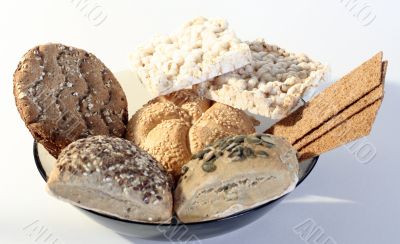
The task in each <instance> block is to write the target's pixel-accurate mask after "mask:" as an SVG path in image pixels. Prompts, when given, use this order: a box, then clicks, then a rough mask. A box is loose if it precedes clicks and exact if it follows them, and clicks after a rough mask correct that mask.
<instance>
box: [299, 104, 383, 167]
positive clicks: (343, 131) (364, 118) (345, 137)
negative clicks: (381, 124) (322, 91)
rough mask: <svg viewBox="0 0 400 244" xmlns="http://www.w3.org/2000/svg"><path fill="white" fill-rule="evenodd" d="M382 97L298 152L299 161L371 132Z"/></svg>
mask: <svg viewBox="0 0 400 244" xmlns="http://www.w3.org/2000/svg"><path fill="white" fill-rule="evenodd" d="M381 103H382V98H381V99H378V100H377V101H375V102H374V103H373V104H371V105H370V106H368V107H366V108H365V109H364V110H362V111H360V112H359V113H357V114H355V115H353V116H352V117H351V118H349V119H348V120H346V121H344V122H343V123H341V124H339V125H338V126H337V127H335V128H333V129H331V130H330V131H328V132H327V133H325V134H324V135H323V136H322V137H320V138H318V139H316V140H314V141H313V142H311V143H310V144H308V145H307V146H306V147H304V148H302V149H300V151H299V152H298V156H297V157H298V158H299V161H302V160H305V159H308V158H311V157H315V156H317V155H320V154H321V153H324V152H327V151H330V150H332V149H334V148H337V147H339V146H341V145H344V144H346V143H348V142H351V141H353V140H356V139H358V138H361V137H363V136H366V135H368V134H369V133H370V131H371V128H372V124H373V123H374V120H375V117H376V114H377V112H378V109H379V107H380V105H381Z"/></svg>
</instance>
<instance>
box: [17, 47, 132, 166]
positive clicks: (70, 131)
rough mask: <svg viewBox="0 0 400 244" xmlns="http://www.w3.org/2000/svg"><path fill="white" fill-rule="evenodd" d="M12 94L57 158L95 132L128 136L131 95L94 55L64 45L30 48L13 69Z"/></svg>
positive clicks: (40, 139) (34, 132) (35, 134)
mask: <svg viewBox="0 0 400 244" xmlns="http://www.w3.org/2000/svg"><path fill="white" fill-rule="evenodd" d="M14 96H15V102H16V105H17V108H18V111H19V113H20V115H21V118H22V119H23V120H24V122H25V124H26V126H27V127H28V129H29V131H30V132H31V134H32V136H33V137H34V138H35V140H37V141H38V142H40V143H41V144H42V145H43V146H44V147H45V148H46V149H47V150H48V151H49V152H50V153H51V154H52V155H53V156H54V157H56V158H57V156H58V154H59V153H60V151H61V149H63V148H64V147H65V146H67V145H68V144H69V143H71V142H73V141H75V140H77V139H79V138H84V137H88V136H91V135H110V136H117V137H124V136H125V126H126V123H127V122H128V112H127V100H126V98H125V94H124V91H123V90H122V88H121V86H120V84H119V83H118V81H117V80H116V78H115V77H114V75H113V74H112V73H111V71H110V70H109V69H108V68H107V67H106V66H105V65H104V64H103V63H102V62H101V61H100V60H99V59H98V58H96V57H95V56H94V55H93V54H90V53H88V52H86V51H84V50H82V49H78V48H73V47H68V46H64V45H62V44H46V45H40V46H37V47H34V48H33V49H31V50H29V51H28V52H27V53H26V54H25V55H24V56H23V58H22V60H21V61H20V63H19V64H18V67H17V70H16V71H15V73H14Z"/></svg>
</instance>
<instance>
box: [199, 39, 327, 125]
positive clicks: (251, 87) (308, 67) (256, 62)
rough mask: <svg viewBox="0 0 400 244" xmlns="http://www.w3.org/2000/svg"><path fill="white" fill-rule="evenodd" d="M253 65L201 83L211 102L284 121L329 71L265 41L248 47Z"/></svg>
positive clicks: (201, 90) (202, 90)
mask: <svg viewBox="0 0 400 244" xmlns="http://www.w3.org/2000/svg"><path fill="white" fill-rule="evenodd" d="M248 44H249V46H250V50H251V53H252V61H251V63H250V64H248V65H246V66H244V67H242V68H240V69H237V70H235V71H232V72H229V73H227V74H224V75H221V76H218V77H216V78H214V79H212V80H209V81H206V82H203V83H200V84H198V85H196V86H195V90H196V91H197V92H198V93H199V94H200V95H203V96H206V97H207V98H209V99H211V100H214V101H217V102H220V103H224V104H227V105H229V106H232V107H235V108H239V109H242V110H248V111H250V112H252V113H255V114H259V115H262V116H266V117H269V118H272V119H282V118H283V117H285V116H286V115H288V114H289V113H290V112H291V111H292V110H293V109H294V108H295V106H296V105H297V104H298V102H299V100H300V99H301V98H302V96H305V94H306V93H307V92H308V93H309V92H310V91H311V88H313V87H316V86H317V85H318V84H319V82H320V81H321V80H323V79H324V76H325V75H326V73H327V68H326V67H325V66H324V65H322V64H321V63H319V62H316V61H313V60H311V59H310V58H309V57H307V56H306V55H304V54H296V53H289V52H287V51H286V50H284V49H282V48H280V47H277V46H275V45H270V44H268V43H266V42H265V41H264V40H256V41H253V42H249V43H248Z"/></svg>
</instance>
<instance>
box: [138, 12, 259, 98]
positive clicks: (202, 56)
mask: <svg viewBox="0 0 400 244" xmlns="http://www.w3.org/2000/svg"><path fill="white" fill-rule="evenodd" d="M250 59H251V55H250V49H249V46H248V45H247V44H246V43H244V42H241V41H240V40H239V39H238V38H237V37H236V35H235V33H234V32H233V31H232V30H230V29H228V23H227V22H226V21H225V20H222V19H206V18H203V17H199V18H195V19H193V20H191V21H189V22H187V23H186V24H185V25H184V26H183V27H182V28H181V29H180V30H179V31H177V32H176V33H174V34H172V35H169V36H159V37H156V38H154V40H152V41H151V42H149V43H147V44H145V45H143V46H140V47H139V48H138V49H137V50H136V51H135V52H134V53H133V54H132V55H131V56H130V60H131V63H132V68H133V69H135V70H136V71H137V73H138V76H139V79H140V80H141V81H142V83H143V84H144V85H145V86H146V88H147V89H148V90H149V92H150V93H151V94H152V95H154V96H158V95H161V94H168V93H171V92H173V91H177V90H180V89H183V88H190V87H191V86H192V85H193V84H197V83H200V82H203V81H206V80H209V79H212V78H214V77H216V76H218V75H222V74H224V73H227V72H230V71H233V70H235V69H238V68H240V67H242V66H244V65H246V64H248V63H250Z"/></svg>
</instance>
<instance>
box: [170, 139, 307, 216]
mask: <svg viewBox="0 0 400 244" xmlns="http://www.w3.org/2000/svg"><path fill="white" fill-rule="evenodd" d="M298 172H299V164H298V161H297V157H296V150H295V149H294V148H293V147H292V146H291V144H290V143H289V142H287V141H286V140H285V139H283V138H281V137H277V136H272V135H267V134H257V135H254V134H253V135H239V136H231V137H227V138H224V139H221V140H218V141H216V142H215V143H213V144H211V145H210V146H208V147H206V148H204V149H203V150H201V151H199V152H198V153H196V154H195V155H193V157H192V160H191V161H189V162H188V163H187V164H185V165H184V166H183V168H182V175H181V177H180V179H179V182H178V185H177V187H176V189H175V192H174V205H175V206H174V208H175V212H176V214H177V216H178V218H179V219H180V220H181V221H182V222H184V223H190V222H198V221H206V220H212V219H217V218H222V217H226V216H229V215H232V214H234V213H238V212H241V211H243V210H247V209H250V208H254V207H257V206H259V205H261V204H264V203H266V202H269V201H272V200H274V199H277V198H279V197H281V196H283V195H285V194H286V193H288V192H290V191H292V190H293V189H294V187H295V186H296V184H297V182H298Z"/></svg>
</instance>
